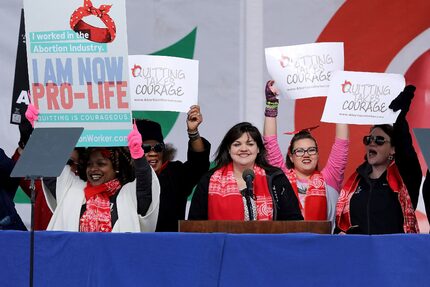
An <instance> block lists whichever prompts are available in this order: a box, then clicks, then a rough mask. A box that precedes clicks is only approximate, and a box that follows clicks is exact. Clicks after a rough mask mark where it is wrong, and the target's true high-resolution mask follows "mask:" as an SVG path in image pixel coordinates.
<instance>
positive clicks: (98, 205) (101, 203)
mask: <svg viewBox="0 0 430 287" xmlns="http://www.w3.org/2000/svg"><path fill="white" fill-rule="evenodd" d="M120 188H121V183H120V182H119V180H118V179H113V180H110V181H108V182H106V183H104V184H101V185H97V186H92V185H91V184H90V183H89V182H87V186H86V187H85V189H84V192H85V198H86V200H87V204H86V205H87V206H86V210H85V212H84V214H82V217H81V218H80V220H79V231H81V232H111V231H112V220H111V214H110V201H109V198H110V197H111V196H112V195H114V194H116V193H117V191H118V190H119V189H120Z"/></svg>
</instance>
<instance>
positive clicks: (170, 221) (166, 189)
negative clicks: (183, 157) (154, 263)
mask: <svg viewBox="0 0 430 287" xmlns="http://www.w3.org/2000/svg"><path fill="white" fill-rule="evenodd" d="M202 140H203V143H204V146H205V150H204V151H203V152H194V151H193V150H192V148H191V144H190V143H188V154H187V161H186V162H180V161H172V162H169V163H168V164H167V166H166V167H165V168H164V169H163V170H162V171H161V173H160V174H158V181H159V182H160V210H159V214H158V221H157V228H156V230H155V231H178V220H183V219H184V218H185V207H186V205H187V198H188V196H189V195H190V194H191V193H192V191H193V188H194V186H195V185H196V184H197V182H198V181H199V179H200V178H201V177H202V175H204V174H205V173H206V172H207V171H208V169H209V164H210V163H209V155H210V148H211V145H210V143H209V142H208V141H207V140H206V139H204V138H202Z"/></svg>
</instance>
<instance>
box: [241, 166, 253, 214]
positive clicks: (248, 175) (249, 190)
mask: <svg viewBox="0 0 430 287" xmlns="http://www.w3.org/2000/svg"><path fill="white" fill-rule="evenodd" d="M254 177H255V174H254V171H253V170H252V169H245V170H244V171H243V173H242V178H243V180H244V181H245V182H246V193H245V200H246V206H247V208H248V213H249V220H255V217H254V212H253V211H252V204H251V198H254V186H253V184H252V182H253V181H254Z"/></svg>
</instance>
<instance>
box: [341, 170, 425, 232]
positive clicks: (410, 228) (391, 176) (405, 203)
mask: <svg viewBox="0 0 430 287" xmlns="http://www.w3.org/2000/svg"><path fill="white" fill-rule="evenodd" d="M387 181H388V185H389V186H390V188H391V189H392V190H393V192H395V193H397V197H398V199H399V202H400V206H401V208H402V213H403V231H404V232H405V233H419V232H420V231H419V228H418V222H417V218H416V216H415V211H414V208H413V206H412V203H411V198H410V197H409V193H408V190H407V189H406V185H405V184H404V182H403V180H402V177H401V175H400V172H399V170H398V168H397V165H396V164H395V163H394V162H392V163H391V164H390V165H389V166H388V168H387ZM359 182H360V176H359V175H358V173H357V172H355V173H354V174H352V175H351V177H350V178H349V179H348V181H347V182H346V183H345V185H344V187H343V188H342V190H341V192H340V196H339V199H338V201H337V205H336V224H337V226H338V227H339V229H340V230H342V231H344V232H346V231H347V230H348V229H349V228H350V227H351V217H350V201H351V198H352V196H353V194H354V192H355V190H356V189H357V186H358V183H359Z"/></svg>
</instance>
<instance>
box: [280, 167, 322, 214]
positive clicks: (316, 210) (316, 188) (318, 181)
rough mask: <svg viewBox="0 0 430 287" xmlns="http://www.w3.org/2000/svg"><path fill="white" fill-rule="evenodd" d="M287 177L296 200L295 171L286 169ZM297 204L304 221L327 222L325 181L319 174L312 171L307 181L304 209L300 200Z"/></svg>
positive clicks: (297, 194)
mask: <svg viewBox="0 0 430 287" xmlns="http://www.w3.org/2000/svg"><path fill="white" fill-rule="evenodd" d="M287 177H288V180H289V181H290V183H291V185H292V187H293V189H294V192H295V194H296V196H297V199H299V193H298V190H297V174H296V171H295V170H294V169H287ZM299 204H300V209H301V210H302V214H303V217H304V218H305V220H327V197H326V190H325V180H324V178H323V176H322V174H321V172H319V171H314V173H313V174H312V175H311V177H310V178H309V181H308V189H307V191H306V197H305V206H304V208H303V206H302V204H301V203H300V200H299Z"/></svg>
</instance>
